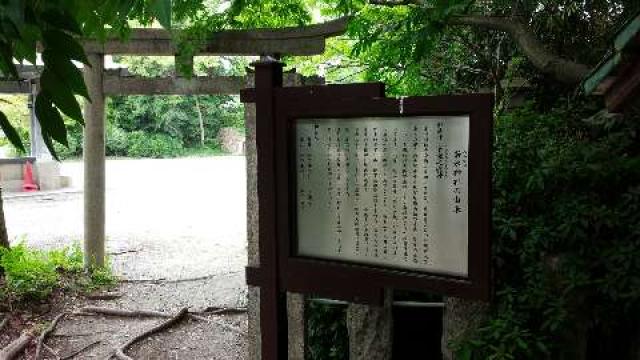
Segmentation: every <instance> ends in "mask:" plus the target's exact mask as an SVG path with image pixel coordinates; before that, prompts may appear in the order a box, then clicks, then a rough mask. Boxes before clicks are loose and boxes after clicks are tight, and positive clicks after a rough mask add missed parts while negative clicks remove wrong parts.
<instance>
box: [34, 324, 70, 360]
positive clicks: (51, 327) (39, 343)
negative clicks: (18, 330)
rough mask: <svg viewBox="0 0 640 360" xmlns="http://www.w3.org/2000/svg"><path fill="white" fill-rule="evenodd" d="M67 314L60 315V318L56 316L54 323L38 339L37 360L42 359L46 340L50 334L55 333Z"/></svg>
mask: <svg viewBox="0 0 640 360" xmlns="http://www.w3.org/2000/svg"><path fill="white" fill-rule="evenodd" d="M65 315H66V314H65V313H62V314H59V315H58V316H56V317H55V318H54V319H53V321H52V322H51V324H50V325H49V327H48V328H46V329H45V330H44V331H43V332H42V334H40V336H39V337H38V345H37V346H36V354H35V356H34V359H35V360H39V359H40V353H41V352H42V348H43V345H44V342H45V340H47V337H48V336H49V334H51V333H52V332H53V330H55V328H56V326H57V325H58V322H60V320H61V319H62V318H63V317H64V316H65Z"/></svg>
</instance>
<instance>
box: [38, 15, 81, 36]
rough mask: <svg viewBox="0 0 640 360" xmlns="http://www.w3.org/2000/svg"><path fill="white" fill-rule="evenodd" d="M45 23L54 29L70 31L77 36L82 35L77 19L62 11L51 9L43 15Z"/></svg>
mask: <svg viewBox="0 0 640 360" xmlns="http://www.w3.org/2000/svg"><path fill="white" fill-rule="evenodd" d="M42 18H43V19H44V21H46V22H47V23H49V25H52V26H53V27H55V28H57V29H59V30H64V31H68V32H70V33H73V34H76V35H82V29H81V28H80V25H78V22H77V21H76V19H74V18H73V17H72V16H71V15H69V14H68V13H67V12H66V11H63V10H62V9H49V10H47V11H45V12H44V13H43V14H42Z"/></svg>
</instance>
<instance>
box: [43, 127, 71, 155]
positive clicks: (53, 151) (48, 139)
mask: <svg viewBox="0 0 640 360" xmlns="http://www.w3.org/2000/svg"><path fill="white" fill-rule="evenodd" d="M40 129H41V132H40V133H41V134H42V140H44V143H45V145H47V149H49V153H51V156H53V158H54V159H56V161H60V158H59V157H58V153H57V152H56V148H55V146H53V141H52V140H51V136H49V134H48V133H45V131H44V128H42V127H41V128H40ZM65 146H67V147H69V145H65Z"/></svg>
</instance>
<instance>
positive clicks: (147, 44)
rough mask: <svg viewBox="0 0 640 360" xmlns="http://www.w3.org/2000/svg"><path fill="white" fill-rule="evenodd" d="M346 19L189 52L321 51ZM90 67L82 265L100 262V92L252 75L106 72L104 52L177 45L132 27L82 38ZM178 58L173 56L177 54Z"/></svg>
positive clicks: (245, 83) (226, 39) (225, 85)
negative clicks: (123, 35)
mask: <svg viewBox="0 0 640 360" xmlns="http://www.w3.org/2000/svg"><path fill="white" fill-rule="evenodd" d="M345 29H346V21H344V20H336V21H331V22H327V23H323V24H318V25H310V26H306V27H295V28H283V29H257V30H227V31H221V32H218V33H214V34H212V35H211V36H210V37H209V38H208V39H207V40H206V41H197V40H193V43H194V44H195V53H194V55H196V56H198V55H200V56H206V55H242V56H265V55H269V56H281V55H316V54H321V53H323V52H324V49H325V41H326V39H327V38H328V37H331V36H337V35H340V34H342V33H344V31H345ZM83 46H84V48H85V52H86V53H87V57H88V59H89V62H90V63H91V67H85V68H84V73H85V82H86V85H87V89H88V91H89V95H90V97H91V100H92V101H91V102H86V103H85V114H84V115H85V122H86V125H85V129H84V216H85V217H84V250H85V264H87V265H98V266H101V265H103V264H104V255H105V104H104V100H105V96H108V95H133V94H136V95H187V94H194V95H195V94H208V95H216V94H239V93H240V90H241V89H242V88H245V87H250V86H252V84H253V79H252V78H250V77H247V78H244V77H236V76H206V77H193V78H190V79H187V78H180V77H169V78H166V77H165V78H145V77H137V76H133V77H131V76H128V77H127V76H121V75H120V74H115V75H114V74H112V73H110V72H105V69H104V56H105V55H134V56H135V55H139V56H140V55H156V56H175V55H176V54H177V52H178V51H177V45H176V44H175V43H174V42H173V40H172V36H171V34H170V33H169V32H167V31H165V30H160V29H135V30H133V31H132V33H131V36H130V37H129V39H128V40H127V41H126V42H123V41H120V40H118V39H110V40H107V41H106V42H100V41H95V40H87V41H84V42H83ZM176 61H177V58H176ZM192 63H193V62H192V61H191V64H192Z"/></svg>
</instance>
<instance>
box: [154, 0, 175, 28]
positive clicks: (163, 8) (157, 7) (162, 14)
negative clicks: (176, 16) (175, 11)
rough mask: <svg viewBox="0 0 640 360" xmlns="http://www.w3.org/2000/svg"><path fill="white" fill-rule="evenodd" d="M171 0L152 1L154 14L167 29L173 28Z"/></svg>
mask: <svg viewBox="0 0 640 360" xmlns="http://www.w3.org/2000/svg"><path fill="white" fill-rule="evenodd" d="M171 2H172V1H171V0H153V2H152V3H151V11H152V12H153V15H154V16H155V17H156V19H158V22H160V25H162V26H163V27H165V28H167V29H170V28H171Z"/></svg>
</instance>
